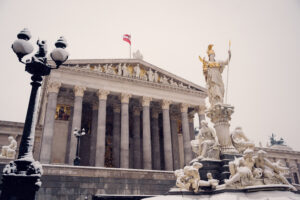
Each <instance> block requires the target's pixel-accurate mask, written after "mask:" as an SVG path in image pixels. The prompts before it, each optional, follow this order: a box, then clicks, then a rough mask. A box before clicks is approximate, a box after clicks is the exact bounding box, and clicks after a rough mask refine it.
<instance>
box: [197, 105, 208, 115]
mask: <svg viewBox="0 0 300 200" xmlns="http://www.w3.org/2000/svg"><path fill="white" fill-rule="evenodd" d="M196 110H197V112H198V114H199V115H204V114H205V110H206V106H205V105H199V106H197V108H196Z"/></svg>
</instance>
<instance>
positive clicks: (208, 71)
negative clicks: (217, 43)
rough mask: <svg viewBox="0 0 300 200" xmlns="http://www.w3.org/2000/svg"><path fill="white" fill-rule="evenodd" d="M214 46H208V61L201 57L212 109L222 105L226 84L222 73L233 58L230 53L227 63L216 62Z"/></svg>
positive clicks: (229, 52)
mask: <svg viewBox="0 0 300 200" xmlns="http://www.w3.org/2000/svg"><path fill="white" fill-rule="evenodd" d="M212 47H213V45H212V44H210V45H208V49H207V55H208V59H209V60H208V61H206V60H205V58H204V57H203V58H201V57H200V56H199V59H200V61H201V62H202V64H203V74H204V76H205V81H206V84H207V89H208V98H209V103H210V105H211V107H213V106H214V105H216V104H222V103H223V100H224V93H225V90H224V83H223V80H222V72H223V70H224V67H225V66H226V65H228V63H229V61H230V58H231V51H230V50H229V51H228V59H227V60H226V61H216V60H215V52H214V50H213V49H212Z"/></svg>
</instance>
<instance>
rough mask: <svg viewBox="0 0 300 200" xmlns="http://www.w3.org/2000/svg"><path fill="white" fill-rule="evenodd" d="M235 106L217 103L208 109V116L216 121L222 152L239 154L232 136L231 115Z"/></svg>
mask: <svg viewBox="0 0 300 200" xmlns="http://www.w3.org/2000/svg"><path fill="white" fill-rule="evenodd" d="M233 112H234V107H233V106H231V105H228V104H216V105H214V106H213V107H211V108H210V109H209V110H208V111H207V116H208V117H209V118H210V120H211V122H212V123H214V124H215V125H214V128H215V130H216V134H217V137H218V140H219V143H220V146H221V153H228V154H237V153H238V151H237V150H236V149H235V148H234V146H233V145H232V142H231V138H230V130H229V127H230V124H229V121H230V120H231V115H232V113H233Z"/></svg>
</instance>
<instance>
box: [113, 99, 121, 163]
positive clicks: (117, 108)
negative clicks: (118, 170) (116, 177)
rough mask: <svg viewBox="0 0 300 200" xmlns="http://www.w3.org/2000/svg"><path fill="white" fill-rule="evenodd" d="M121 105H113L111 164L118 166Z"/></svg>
mask: <svg viewBox="0 0 300 200" xmlns="http://www.w3.org/2000/svg"><path fill="white" fill-rule="evenodd" d="M120 113H121V105H120V104H114V105H113V118H114V119H113V120H114V121H113V165H114V167H120V141H121V114H120Z"/></svg>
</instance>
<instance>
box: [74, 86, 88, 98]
mask: <svg viewBox="0 0 300 200" xmlns="http://www.w3.org/2000/svg"><path fill="white" fill-rule="evenodd" d="M85 90H86V87H84V86H79V85H75V86H74V93H75V97H83V94H84V91H85Z"/></svg>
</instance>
